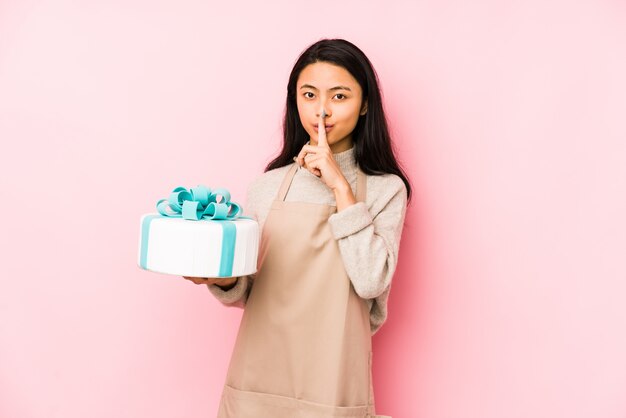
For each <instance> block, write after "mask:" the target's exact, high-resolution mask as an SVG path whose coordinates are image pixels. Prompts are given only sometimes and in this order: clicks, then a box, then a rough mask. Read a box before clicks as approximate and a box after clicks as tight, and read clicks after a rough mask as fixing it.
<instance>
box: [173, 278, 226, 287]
mask: <svg viewBox="0 0 626 418" xmlns="http://www.w3.org/2000/svg"><path fill="white" fill-rule="evenodd" d="M183 278H185V279H187V280H190V281H192V282H194V283H195V284H217V285H219V286H223V287H226V286H230V285H231V284H233V283H235V282H236V281H237V279H238V278H237V277H187V276H183Z"/></svg>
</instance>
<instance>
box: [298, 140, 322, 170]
mask: <svg viewBox="0 0 626 418" xmlns="http://www.w3.org/2000/svg"><path fill="white" fill-rule="evenodd" d="M318 151H319V149H318V148H317V147H316V146H314V145H305V146H303V147H302V149H301V150H300V152H299V153H298V156H297V157H296V162H297V163H298V165H300V167H304V166H305V165H306V163H305V161H304V157H305V156H306V155H307V154H316V153H317V152H318Z"/></svg>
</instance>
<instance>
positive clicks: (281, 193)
mask: <svg viewBox="0 0 626 418" xmlns="http://www.w3.org/2000/svg"><path fill="white" fill-rule="evenodd" d="M297 169H298V163H295V162H294V163H293V165H292V166H291V168H290V169H289V171H287V174H285V177H284V178H283V182H282V184H281V185H280V189H278V196H277V197H276V200H285V196H287V190H289V186H290V185H291V180H293V176H294V175H295V174H296V170H297Z"/></svg>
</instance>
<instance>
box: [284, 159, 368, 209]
mask: <svg viewBox="0 0 626 418" xmlns="http://www.w3.org/2000/svg"><path fill="white" fill-rule="evenodd" d="M297 170H298V163H293V164H292V166H291V168H290V169H289V171H287V174H285V177H284V178H283V182H282V183H281V185H280V189H278V196H277V197H276V199H277V200H285V196H287V191H288V190H289V186H291V181H292V180H293V177H294V176H295V174H296V171H297ZM366 181H367V178H366V177H365V173H363V171H361V168H360V167H359V166H358V165H357V167H356V196H355V197H356V201H357V202H365V198H366V196H367V191H366Z"/></svg>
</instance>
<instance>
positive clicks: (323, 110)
mask: <svg viewBox="0 0 626 418" xmlns="http://www.w3.org/2000/svg"><path fill="white" fill-rule="evenodd" d="M320 114H321V115H322V118H325V117H326V116H328V112H326V109H323V108H322V110H320V111H319V112H318V113H317V115H318V117H319V115H320Z"/></svg>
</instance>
